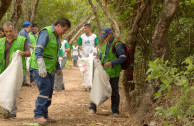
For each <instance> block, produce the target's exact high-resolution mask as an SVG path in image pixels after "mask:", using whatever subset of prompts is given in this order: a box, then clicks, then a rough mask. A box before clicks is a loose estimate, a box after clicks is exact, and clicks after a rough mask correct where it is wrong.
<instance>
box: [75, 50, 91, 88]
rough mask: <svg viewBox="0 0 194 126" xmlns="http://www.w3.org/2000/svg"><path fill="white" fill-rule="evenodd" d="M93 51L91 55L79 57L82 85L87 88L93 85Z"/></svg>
mask: <svg viewBox="0 0 194 126" xmlns="http://www.w3.org/2000/svg"><path fill="white" fill-rule="evenodd" d="M93 59H94V56H93V53H91V54H89V57H87V58H85V57H83V58H78V60H79V68H80V71H81V74H82V85H83V86H84V87H85V88H87V87H91V86H92V78H93Z"/></svg>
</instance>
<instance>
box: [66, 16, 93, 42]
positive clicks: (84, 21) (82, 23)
mask: <svg viewBox="0 0 194 126" xmlns="http://www.w3.org/2000/svg"><path fill="white" fill-rule="evenodd" d="M91 16H92V14H89V15H88V16H87V17H86V18H84V19H83V20H82V21H81V22H80V23H79V24H78V25H77V26H76V27H75V28H73V29H72V30H71V31H70V32H69V33H68V34H67V35H66V36H65V38H64V39H65V40H67V41H69V40H70V37H71V36H72V35H73V34H75V33H76V31H77V30H78V29H80V28H81V27H82V26H83V25H84V23H86V22H87V21H88V20H89V19H90V17H91Z"/></svg>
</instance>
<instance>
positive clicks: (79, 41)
mask: <svg viewBox="0 0 194 126" xmlns="http://www.w3.org/2000/svg"><path fill="white" fill-rule="evenodd" d="M77 44H78V45H82V38H81V37H79V40H78V42H77Z"/></svg>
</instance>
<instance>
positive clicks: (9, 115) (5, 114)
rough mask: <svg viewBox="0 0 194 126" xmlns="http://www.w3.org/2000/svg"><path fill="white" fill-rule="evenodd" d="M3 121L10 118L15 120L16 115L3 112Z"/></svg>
mask: <svg viewBox="0 0 194 126" xmlns="http://www.w3.org/2000/svg"><path fill="white" fill-rule="evenodd" d="M3 117H4V119H10V118H15V117H16V114H10V112H5V113H4V114H3Z"/></svg>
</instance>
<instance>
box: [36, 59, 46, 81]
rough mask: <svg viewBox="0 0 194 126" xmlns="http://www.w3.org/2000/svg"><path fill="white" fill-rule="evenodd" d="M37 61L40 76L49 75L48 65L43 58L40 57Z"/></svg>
mask: <svg viewBox="0 0 194 126" xmlns="http://www.w3.org/2000/svg"><path fill="white" fill-rule="evenodd" d="M37 63H38V67H39V69H38V70H39V72H38V74H39V76H41V77H43V78H45V77H46V75H47V71H46V66H45V63H44V60H43V58H38V59H37Z"/></svg>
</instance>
